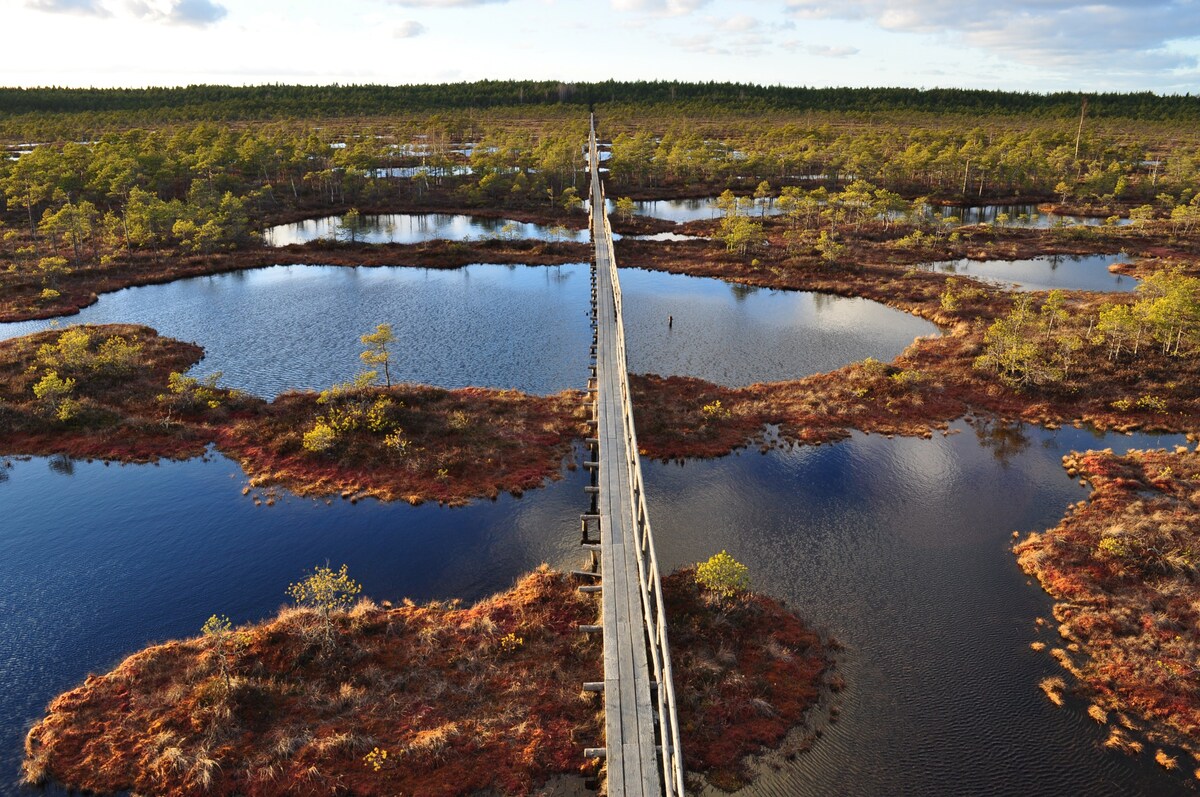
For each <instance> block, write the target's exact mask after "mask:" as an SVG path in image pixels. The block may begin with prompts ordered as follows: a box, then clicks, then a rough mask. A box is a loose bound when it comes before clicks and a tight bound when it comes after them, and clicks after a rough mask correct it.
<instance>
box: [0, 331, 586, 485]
mask: <svg viewBox="0 0 1200 797" xmlns="http://www.w3.org/2000/svg"><path fill="white" fill-rule="evenodd" d="M75 329H83V330H86V331H88V332H89V333H90V334H91V335H92V338H93V341H92V344H91V348H92V350H95V349H96V348H97V347H98V345H99V343H100V342H101V341H103V340H107V339H109V338H111V337H115V336H123V337H124V338H126V339H127V340H128V341H130V342H132V343H136V344H139V345H140V346H141V351H140V353H139V355H138V359H137V363H136V367H134V368H133V369H132V370H129V371H128V372H124V373H120V374H112V373H107V372H105V371H102V370H86V369H81V370H78V371H77V372H68V371H64V375H66V376H72V377H74V378H75V379H76V384H75V390H74V395H75V396H76V398H77V399H78V400H79V407H80V409H79V412H78V414H77V415H76V416H75V417H72V418H70V419H67V420H60V419H58V418H57V417H56V416H55V414H54V410H53V407H49V406H47V405H46V403H45V402H44V401H39V400H38V399H37V398H36V397H35V396H34V393H33V385H34V384H35V383H36V382H37V381H38V379H39V378H40V377H41V375H42V374H43V373H44V371H45V367H44V366H39V365H38V360H37V352H38V349H39V347H40V346H42V345H43V344H46V343H54V342H55V341H57V340H58V339H59V336H60V335H61V334H62V333H61V332H60V331H57V330H52V331H49V332H43V333H38V334H36V335H30V336H26V337H24V338H16V339H13V340H9V341H3V342H0V453H4V454H33V455H46V454H57V453H65V454H68V455H70V456H74V457H81V458H90V457H95V458H101V459H114V460H119V461H123V462H145V461H150V460H154V459H157V458H159V457H167V458H186V457H192V456H197V455H199V454H201V453H203V451H204V448H205V446H206V445H208V444H209V443H213V442H215V443H216V444H217V445H218V447H219V448H220V449H221V450H222V451H224V452H226V453H229V454H230V455H232V456H236V457H237V458H238V459H239V460H240V461H241V463H242V466H243V468H244V469H245V470H246V472H247V473H248V474H250V476H251V478H252V480H253V482H254V483H256V484H274V485H280V486H283V487H286V488H288V489H290V490H292V491H294V492H297V493H300V494H304V495H328V494H335V493H341V494H343V495H346V496H356V495H371V496H375V497H378V498H382V499H385V500H392V499H397V498H402V499H404V500H407V501H410V502H414V503H415V502H420V501H426V500H433V501H441V502H445V503H450V504H461V503H465V502H466V501H468V500H470V499H471V498H477V497H494V496H496V495H497V494H498V493H499V492H501V491H509V492H514V493H518V494H519V493H520V492H521V491H523V490H527V489H531V488H533V487H537V486H539V485H541V484H542V482H543V481H545V480H546V479H549V478H557V477H558V476H559V475H560V473H561V464H562V461H563V458H564V457H565V456H567V455H568V454H569V453H570V450H571V441H572V440H573V439H574V438H576V437H578V436H579V432H580V431H581V429H580V427H578V426H577V421H576V418H577V417H578V416H579V415H580V414H582V412H583V410H582V394H579V393H572V392H564V393H560V394H558V395H555V396H531V395H526V394H523V393H517V392H515V391H506V390H485V389H481V388H465V389H461V390H443V389H440V388H433V387H428V386H422V385H398V386H395V387H392V388H386V389H385V388H366V389H364V390H361V391H357V392H354V393H351V394H350V398H351V399H356V400H361V401H365V402H367V403H368V404H369V403H370V402H372V401H375V400H378V399H385V400H387V403H388V405H389V406H390V407H391V409H390V411H389V415H390V418H389V421H390V422H391V423H392V424H394V426H389V427H388V429H387V431H394V432H396V433H397V434H399V435H401V436H402V438H403V440H404V443H405V445H404V447H403V449H402V450H395V449H389V448H388V447H387V446H386V445H385V439H386V435H385V434H384V433H382V432H378V433H375V432H369V431H367V430H366V429H361V430H358V431H355V432H352V433H350V434H348V435H347V438H346V440H344V441H342V444H341V445H339V446H338V448H337V449H336V450H333V451H329V452H323V453H317V452H312V451H307V450H305V449H304V447H303V445H302V437H303V433H304V432H305V431H306V430H308V429H310V428H311V427H312V426H313V424H314V422H315V421H316V419H317V417H318V416H320V415H322V414H323V413H328V411H329V408H328V407H325V406H322V405H320V404H318V396H317V394H315V393H290V394H284V395H282V396H280V397H279V398H277V399H276V400H275V401H274V402H272V403H269V404H268V403H266V402H264V401H262V400H261V399H257V398H254V397H251V396H246V395H244V394H238V393H233V392H230V391H227V390H221V389H216V390H213V391H212V394H211V396H207V397H206V398H198V397H197V396H196V395H195V394H194V393H185V394H177V393H174V392H172V391H171V390H170V388H169V387H168V376H169V374H170V373H171V372H172V371H179V372H182V371H185V370H187V368H188V367H189V366H191V365H192V364H194V363H195V362H197V361H198V360H199V359H200V357H201V356H202V355H203V352H202V350H201V349H200V348H199V347H197V346H193V345H191V344H184V343H179V342H178V341H174V340H171V339H170V338H162V337H159V336H158V335H157V334H155V332H154V330H152V329H149V328H147V327H136V326H122V325H110V326H89V327H77V328H75ZM31 366H33V367H34V370H30V367H31ZM209 399H211V402H210V401H209Z"/></svg>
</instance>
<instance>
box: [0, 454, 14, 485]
mask: <svg viewBox="0 0 1200 797" xmlns="http://www.w3.org/2000/svg"><path fill="white" fill-rule="evenodd" d="M11 467H12V462H11V461H9V460H7V459H0V484H4V482H6V481H8V469H9V468H11Z"/></svg>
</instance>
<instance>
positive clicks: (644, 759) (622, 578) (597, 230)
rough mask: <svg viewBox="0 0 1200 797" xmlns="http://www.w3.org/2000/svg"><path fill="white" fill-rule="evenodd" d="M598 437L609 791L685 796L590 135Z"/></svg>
mask: <svg viewBox="0 0 1200 797" xmlns="http://www.w3.org/2000/svg"><path fill="white" fill-rule="evenodd" d="M590 148H591V163H592V169H591V178H592V189H591V207H592V236H593V241H594V243H595V268H594V272H593V286H594V287H593V295H594V298H593V312H594V322H595V328H596V335H595V345H594V354H595V365H594V371H595V379H594V380H593V387H594V392H593V393H592V395H593V397H594V415H593V422H594V424H595V429H596V431H595V436H594V437H593V438H592V440H591V443H592V446H593V449H594V454H595V456H594V457H593V459H594V460H595V463H596V464H595V465H594V466H593V474H594V478H593V486H592V487H591V488H589V489H590V491H591V493H592V498H593V505H592V509H593V511H592V512H590V513H589V514H588V515H585V519H584V532H585V537H586V535H587V533H588V529H589V525H588V521H589V519H590V520H591V521H592V522H593V523H594V524H595V528H596V530H598V532H599V535H600V541H599V547H600V576H601V578H602V584H601V587H602V588H601V590H600V592H601V625H602V629H603V634H604V682H603V691H604V714H605V758H606V760H607V790H608V794H610V795H646V796H647V797H649V796H650V795H655V796H657V795H664V794H665V795H669V796H670V795H681V794H683V770H682V760H681V756H680V754H679V732H678V727H677V718H676V712H675V698H674V687H673V684H672V683H671V665H670V655H669V651H668V648H667V636H666V624H665V617H664V615H663V604H662V593H661V584H660V580H659V572H658V563H657V560H656V559H655V556H654V544H653V537H652V536H651V532H650V523H649V519H648V517H647V514H646V504H645V499H644V491H643V488H642V478H641V465H640V463H639V461H638V452H637V435H636V431H635V430H634V427H633V416H632V409H631V405H630V401H629V380H628V374H627V366H626V363H625V335H624V327H623V324H622V319H621V288H620V282H619V280H618V279H617V269H616V262H615V259H614V256H613V247H612V231H611V229H610V227H609V222H608V218H607V214H606V213H605V202H604V191H603V186H602V184H601V182H600V177H599V172H598V169H597V164H598V157H597V147H596V137H595V130H594V129H593V131H592V134H591V136H590Z"/></svg>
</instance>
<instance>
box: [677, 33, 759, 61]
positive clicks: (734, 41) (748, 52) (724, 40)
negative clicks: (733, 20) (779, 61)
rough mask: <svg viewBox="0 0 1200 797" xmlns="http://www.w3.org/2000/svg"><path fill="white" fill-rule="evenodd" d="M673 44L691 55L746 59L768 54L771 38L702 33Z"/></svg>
mask: <svg viewBox="0 0 1200 797" xmlns="http://www.w3.org/2000/svg"><path fill="white" fill-rule="evenodd" d="M671 43H672V44H674V45H675V46H676V47H678V48H680V49H681V50H686V51H687V52H689V53H701V54H703V55H734V56H744V57H745V56H750V57H752V56H758V55H763V54H765V53H766V51H767V48H769V47H770V46H771V40H770V39H769V38H767V37H766V36H759V35H757V34H745V35H738V36H729V35H724V34H712V33H701V34H697V35H694V36H680V37H677V38H675V39H672V40H671Z"/></svg>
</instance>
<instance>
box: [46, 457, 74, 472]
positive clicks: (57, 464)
mask: <svg viewBox="0 0 1200 797" xmlns="http://www.w3.org/2000/svg"><path fill="white" fill-rule="evenodd" d="M50 470H52V471H54V472H55V473H59V474H62V475H63V476H74V475H75V460H73V459H71V458H70V457H68V456H67V455H66V454H55V455H54V456H52V457H50Z"/></svg>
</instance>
